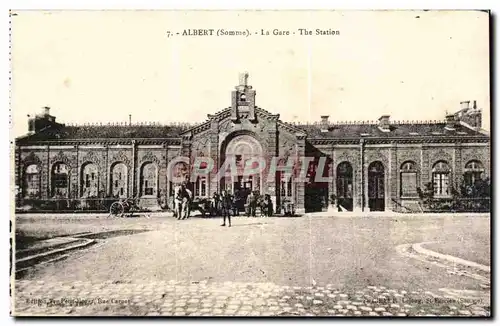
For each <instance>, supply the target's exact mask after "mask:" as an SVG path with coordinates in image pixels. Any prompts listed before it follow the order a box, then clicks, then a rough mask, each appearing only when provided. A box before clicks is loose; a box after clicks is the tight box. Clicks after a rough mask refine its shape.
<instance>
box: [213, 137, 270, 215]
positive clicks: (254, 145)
mask: <svg viewBox="0 0 500 326" xmlns="http://www.w3.org/2000/svg"><path fill="white" fill-rule="evenodd" d="M221 154H222V155H221V157H222V158H223V159H222V160H221V166H220V167H219V168H222V169H224V170H226V171H228V172H229V171H230V169H231V166H234V164H235V165H236V171H231V175H225V176H223V177H222V178H221V181H220V189H221V190H224V189H225V190H227V191H229V192H230V193H231V194H233V195H234V196H235V200H236V205H237V207H238V208H239V209H240V210H243V209H244V204H245V202H246V198H247V196H248V195H249V194H250V192H254V193H257V194H262V192H263V191H262V186H263V185H262V182H263V180H262V171H258V172H257V173H253V174H249V175H246V173H245V168H249V167H251V168H257V167H258V165H259V163H258V160H259V159H262V158H263V155H262V146H261V144H260V143H259V141H258V140H257V139H256V138H255V137H253V136H252V135H250V134H237V135H235V136H233V137H231V138H229V139H228V141H227V142H226V145H225V146H223V147H222V153H221ZM252 161H253V163H252ZM229 162H232V164H229ZM224 172H225V171H222V172H221V173H224Z"/></svg>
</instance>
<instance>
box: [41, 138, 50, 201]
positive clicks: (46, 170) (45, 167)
mask: <svg viewBox="0 0 500 326" xmlns="http://www.w3.org/2000/svg"><path fill="white" fill-rule="evenodd" d="M46 153H47V157H46V158H45V159H44V160H43V161H42V162H43V163H42V188H43V189H44V191H43V192H44V193H45V198H47V199H48V198H50V182H51V176H50V168H51V166H50V147H49V145H47V152H46Z"/></svg>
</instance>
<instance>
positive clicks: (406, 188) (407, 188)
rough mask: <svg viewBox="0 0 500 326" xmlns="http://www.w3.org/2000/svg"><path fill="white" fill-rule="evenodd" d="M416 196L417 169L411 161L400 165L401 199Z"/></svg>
mask: <svg viewBox="0 0 500 326" xmlns="http://www.w3.org/2000/svg"><path fill="white" fill-rule="evenodd" d="M412 196H417V168H416V164H415V162H413V161H406V162H404V163H403V164H401V197H412Z"/></svg>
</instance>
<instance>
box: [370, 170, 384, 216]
mask: <svg viewBox="0 0 500 326" xmlns="http://www.w3.org/2000/svg"><path fill="white" fill-rule="evenodd" d="M384 176H385V173H384V165H383V164H382V163H381V162H378V161H376V162H372V163H371V164H370V165H369V166H368V207H369V208H370V211H372V212H373V211H384V210H385V183H384Z"/></svg>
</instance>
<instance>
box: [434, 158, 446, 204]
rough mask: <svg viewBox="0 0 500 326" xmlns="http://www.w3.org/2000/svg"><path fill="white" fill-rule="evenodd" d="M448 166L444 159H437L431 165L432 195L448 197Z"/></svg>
mask: <svg viewBox="0 0 500 326" xmlns="http://www.w3.org/2000/svg"><path fill="white" fill-rule="evenodd" d="M450 172H451V170H450V167H449V165H448V163H446V162H445V161H439V162H437V163H436V164H434V166H433V167H432V184H433V187H434V196H436V197H448V196H450V195H451V189H450Z"/></svg>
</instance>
